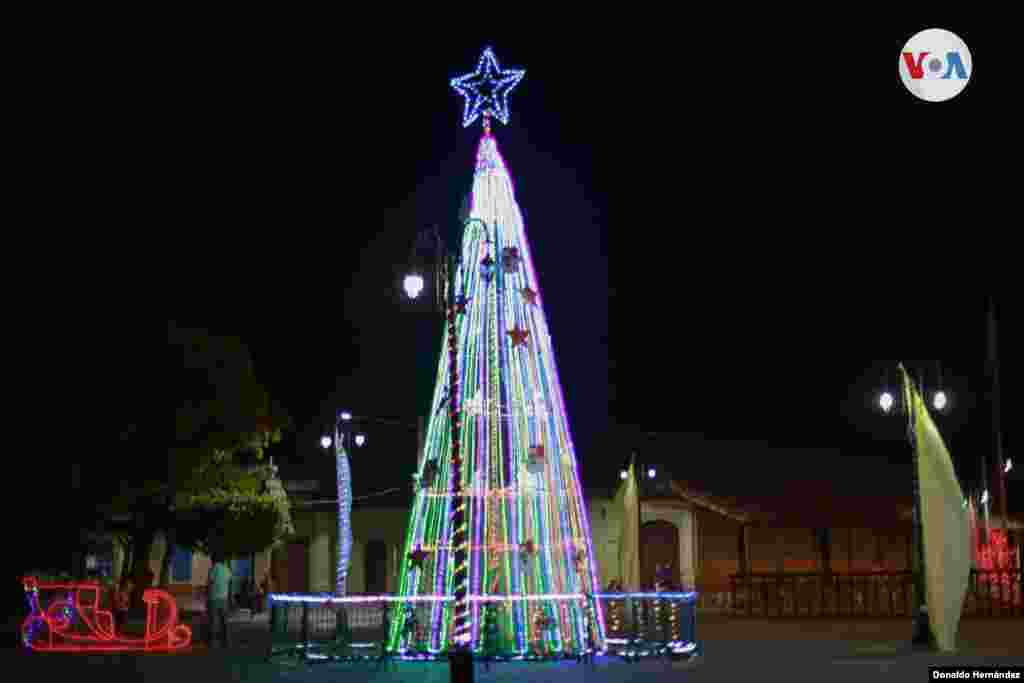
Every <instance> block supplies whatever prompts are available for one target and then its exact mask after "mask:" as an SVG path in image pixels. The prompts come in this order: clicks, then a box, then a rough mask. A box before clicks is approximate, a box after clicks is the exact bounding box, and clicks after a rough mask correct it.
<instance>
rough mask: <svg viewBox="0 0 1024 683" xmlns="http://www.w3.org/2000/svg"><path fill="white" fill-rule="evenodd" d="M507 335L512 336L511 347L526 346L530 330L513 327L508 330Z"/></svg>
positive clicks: (528, 341)
mask: <svg viewBox="0 0 1024 683" xmlns="http://www.w3.org/2000/svg"><path fill="white" fill-rule="evenodd" d="M508 336H509V337H511V338H512V348H515V347H517V346H527V345H528V344H529V343H530V340H529V338H530V331H529V330H524V329H522V328H520V327H514V328H512V329H511V330H509V331H508Z"/></svg>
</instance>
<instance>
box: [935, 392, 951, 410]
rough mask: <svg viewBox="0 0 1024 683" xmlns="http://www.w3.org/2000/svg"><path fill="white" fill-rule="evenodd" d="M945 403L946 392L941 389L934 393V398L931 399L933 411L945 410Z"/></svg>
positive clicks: (946, 401) (946, 400)
mask: <svg viewBox="0 0 1024 683" xmlns="http://www.w3.org/2000/svg"><path fill="white" fill-rule="evenodd" d="M947 403H948V399H947V397H946V392H945V391H942V390H941V389H940V390H939V391H936V392H935V396H933V397H932V405H933V406H935V410H945V408H946V404H947Z"/></svg>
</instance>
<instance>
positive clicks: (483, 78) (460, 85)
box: [451, 47, 526, 128]
mask: <svg viewBox="0 0 1024 683" xmlns="http://www.w3.org/2000/svg"><path fill="white" fill-rule="evenodd" d="M525 74H526V71H525V70H524V69H507V70H502V69H501V67H499V66H498V60H497V59H496V58H495V57H494V51H493V50H492V49H491V48H489V47H488V48H485V49H484V53H483V54H482V55H480V63H479V64H477V66H476V71H475V72H473V73H471V74H466V75H465V76H459V77H458V78H453V79H452V80H451V84H452V87H453V88H455V90H456V91H457V92H458V93H459V94H460V95H462V96H463V97H464V98H465V100H466V109H465V111H464V112H463V114H462V126H463V127H464V128H468V127H469V125H470V124H472V123H473V122H474V121H476V120H477V118H478V117H479V116H480V115H481V114H483V116H484V125H485V126H486V125H487V119H488V118H490V117H491V116H493V117H494V118H496V119H498V120H499V121H501V122H502V123H504V124H505V125H508V94H509V93H510V92H511V91H512V88H514V87H516V85H518V84H519V81H521V80H523V76H524V75H525Z"/></svg>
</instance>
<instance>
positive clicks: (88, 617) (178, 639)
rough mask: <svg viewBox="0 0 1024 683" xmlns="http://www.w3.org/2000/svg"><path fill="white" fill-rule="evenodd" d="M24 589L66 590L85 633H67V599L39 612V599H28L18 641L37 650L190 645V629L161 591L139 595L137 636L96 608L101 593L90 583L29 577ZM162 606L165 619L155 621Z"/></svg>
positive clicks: (170, 598)
mask: <svg viewBox="0 0 1024 683" xmlns="http://www.w3.org/2000/svg"><path fill="white" fill-rule="evenodd" d="M22 584H23V586H24V587H25V592H26V593H38V591H39V590H46V591H69V592H70V594H71V595H72V604H71V607H72V608H73V609H74V611H75V612H76V613H77V614H78V615H79V617H80V621H81V624H82V626H84V628H85V632H84V633H77V632H72V631H71V629H70V628H69V627H70V625H71V620H70V619H69V618H68V617H67V616H66V611H65V608H66V607H68V605H67V601H66V600H55V601H53V602H51V603H50V605H49V607H48V608H47V609H46V610H45V611H44V610H42V609H41V608H40V607H39V602H38V599H35V600H32V601H31V603H32V612H31V613H30V614H29V615H28V617H27V618H26V619H25V621H24V623H22V625H21V633H22V642H24V643H25V645H26V646H28V647H30V648H31V649H32V650H34V651H36V652H170V651H174V650H180V649H182V648H185V647H188V646H189V645H190V644H191V643H192V629H190V628H189V627H188V626H187V625H186V624H179V623H178V604H177V602H176V601H175V600H174V597H173V596H171V595H170V594H169V593H167V592H166V591H162V590H159V589H156V588H147V589H146V591H145V592H144V593H143V594H142V601H143V602H144V603H146V631H145V634H144V635H143V636H142V637H141V638H133V637H128V636H124V635H118V634H117V633H116V632H115V630H114V618H113V615H112V614H111V613H110V612H109V611H108V610H102V609H100V608H99V600H100V592H101V591H102V590H103V589H102V587H101V586H100V585H99V583H97V582H95V581H82V582H76V583H39V581H38V580H37V579H36V578H35V577H33V576H27V577H24V578H23V579H22ZM161 607H163V608H164V609H165V610H166V614H167V618H166V619H164V620H162V621H161V620H159V619H158V618H157V617H158V612H159V611H160V608H161Z"/></svg>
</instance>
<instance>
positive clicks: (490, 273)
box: [480, 254, 494, 284]
mask: <svg viewBox="0 0 1024 683" xmlns="http://www.w3.org/2000/svg"><path fill="white" fill-rule="evenodd" d="M480 277H482V278H483V280H484V282H486V283H487V284H490V282H491V280H492V279H494V259H492V258H491V255H490V254H488V255H487V256H485V257H484V258H483V260H482V261H480Z"/></svg>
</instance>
